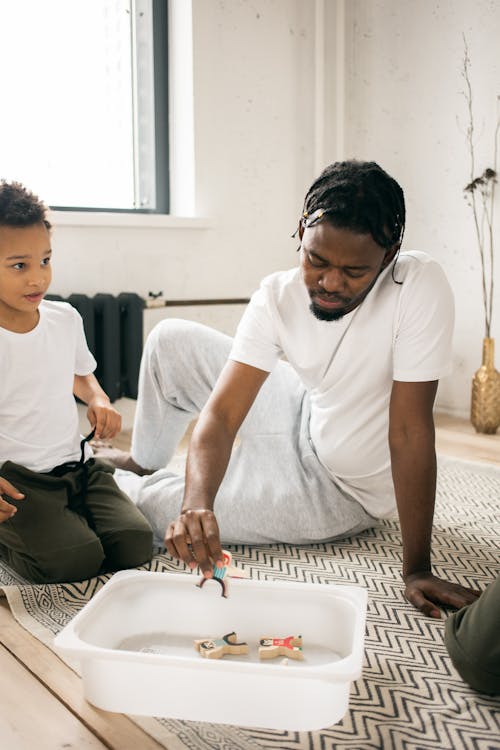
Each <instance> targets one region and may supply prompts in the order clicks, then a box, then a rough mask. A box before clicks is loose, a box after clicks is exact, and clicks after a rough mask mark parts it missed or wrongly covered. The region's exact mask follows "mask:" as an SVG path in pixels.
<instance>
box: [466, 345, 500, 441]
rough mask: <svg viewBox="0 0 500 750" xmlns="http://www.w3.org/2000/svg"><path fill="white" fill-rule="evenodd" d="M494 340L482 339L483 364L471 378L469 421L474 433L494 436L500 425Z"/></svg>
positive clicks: (498, 376)
mask: <svg viewBox="0 0 500 750" xmlns="http://www.w3.org/2000/svg"><path fill="white" fill-rule="evenodd" d="M494 357H495V339H489V338H486V339H483V364H482V365H481V367H480V368H479V370H478V371H477V372H476V373H475V374H474V377H473V378H472V400H471V410H470V420H471V422H472V424H473V425H474V427H475V430H476V432H483V433H486V434H487V435H494V434H495V432H496V431H497V428H498V426H499V425H500V373H499V372H498V371H497V370H495V364H494Z"/></svg>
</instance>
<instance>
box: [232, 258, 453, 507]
mask: <svg viewBox="0 0 500 750" xmlns="http://www.w3.org/2000/svg"><path fill="white" fill-rule="evenodd" d="M392 269H393V264H390V266H389V267H388V268H386V269H384V271H383V272H382V274H381V275H380V277H379V278H378V280H377V282H376V284H375V285H374V287H373V289H372V290H371V291H370V292H369V294H368V295H367V297H366V298H365V299H364V301H363V302H362V303H361V305H359V307H357V308H356V309H355V310H353V311H352V312H351V313H349V314H347V315H345V316H344V317H343V318H341V319H340V320H338V321H332V322H329V321H320V320H318V319H317V318H315V317H314V315H313V314H312V312H311V311H310V310H309V306H310V303H311V300H310V298H309V294H308V292H307V289H306V287H305V285H304V283H303V281H302V277H301V273H300V270H299V269H298V268H295V269H292V270H290V271H285V272H279V273H275V274H272V275H271V276H268V277H267V278H265V279H264V280H263V282H262V284H261V286H260V288H259V289H258V290H257V292H255V294H254V295H253V296H252V299H251V301H250V303H249V305H248V307H247V309H246V311H245V313H244V315H243V317H242V319H241V322H240V324H239V326H238V330H237V333H236V337H235V339H234V343H233V347H232V350H231V353H230V355H229V356H230V359H232V360H236V361H238V362H242V363H244V364H248V365H251V366H252V367H257V368H259V369H261V370H265V371H268V372H270V371H271V370H272V369H273V367H274V366H275V365H276V363H277V362H278V360H279V359H281V358H284V359H286V360H287V361H288V362H289V363H290V365H291V366H292V367H293V369H294V370H295V371H296V372H297V374H298V376H299V378H300V379H301V381H302V382H303V383H304V386H305V388H306V389H307V391H308V392H309V397H310V403H311V417H310V425H309V426H310V436H311V439H312V442H313V445H314V449H315V451H316V454H317V456H318V458H319V460H320V462H321V463H322V464H323V466H324V467H325V468H326V469H327V471H328V472H329V474H330V475H331V477H332V479H333V480H334V481H335V482H336V483H337V484H338V485H340V487H341V488H343V489H345V490H346V491H347V492H348V493H349V494H350V495H351V496H352V497H354V498H356V499H357V500H358V501H359V502H360V503H361V504H362V505H363V507H364V508H365V509H366V510H367V511H368V512H369V513H370V514H372V515H373V516H375V517H377V518H383V517H387V516H390V515H392V514H393V513H394V511H395V508H396V504H395V496H394V487H393V482H392V475H391V461H390V452H389V443H388V429H389V402H390V396H391V389H392V383H393V381H394V380H398V381H407V382H422V381H431V380H438V379H439V378H441V377H443V376H445V375H447V374H449V372H450V371H451V344H452V334H453V322H454V303H453V295H452V292H451V289H450V286H449V284H448V281H447V279H446V277H445V275H444V272H443V270H442V268H441V267H440V265H439V264H438V263H436V262H435V261H434V260H432V259H431V258H430V257H429V256H428V255H426V254H425V253H421V252H411V253H402V254H401V255H400V257H399V259H398V260H397V262H396V265H395V267H394V278H395V279H396V281H399V282H403V283H402V284H397V283H395V281H394V280H393V278H392Z"/></svg>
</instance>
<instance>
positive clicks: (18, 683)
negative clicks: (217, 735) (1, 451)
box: [0, 415, 500, 750]
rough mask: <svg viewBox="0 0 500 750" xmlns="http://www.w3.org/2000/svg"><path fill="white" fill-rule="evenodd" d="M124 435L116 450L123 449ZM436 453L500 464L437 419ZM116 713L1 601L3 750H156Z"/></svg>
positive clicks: (474, 440)
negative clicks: (87, 691)
mask: <svg viewBox="0 0 500 750" xmlns="http://www.w3.org/2000/svg"><path fill="white" fill-rule="evenodd" d="M127 440H128V435H127V433H126V434H125V435H124V436H123V439H122V441H121V445H122V446H123V447H125V445H126V443H127ZM436 444H437V451H438V453H442V454H445V455H449V456H456V457H459V458H462V459H468V460H472V461H486V462H490V463H496V464H500V435H477V434H476V433H475V432H474V430H473V428H472V427H471V426H470V424H469V423H468V422H467V421H465V420H460V419H455V418H451V417H446V416H444V415H437V416H436ZM160 747H163V746H160V745H159V744H158V743H157V742H156V741H155V740H154V739H152V738H151V737H150V736H149V735H146V734H145V733H144V732H143V731H142V730H141V729H140V728H139V727H137V726H136V725H135V724H134V723H133V722H131V721H130V720H129V719H128V718H127V717H125V716H123V715H121V714H113V713H108V712H106V711H101V710H99V709H96V708H94V707H93V706H91V705H90V704H89V703H87V702H86V701H85V699H84V697H83V691H82V684H81V681H80V678H79V677H77V675H76V674H75V673H74V672H73V671H72V670H71V669H69V667H67V666H66V665H65V664H63V662H62V661H60V659H58V657H57V656H56V655H55V654H54V653H52V651H50V649H48V648H47V647H46V646H44V645H43V644H42V643H41V642H40V641H38V640H37V639H36V638H34V637H33V636H32V635H30V634H29V633H28V632H27V631H26V630H24V628H22V627H21V626H20V625H18V623H17V622H16V621H15V620H14V618H13V617H12V615H11V613H10V610H9V608H8V606H7V603H6V601H5V599H0V748H1V749H2V750H32V748H37V750H59V749H61V750H63V748H65V749H66V750H68V748H74V750H84V749H85V748H89V749H94V748H96V749H97V748H108V750H159V748H160Z"/></svg>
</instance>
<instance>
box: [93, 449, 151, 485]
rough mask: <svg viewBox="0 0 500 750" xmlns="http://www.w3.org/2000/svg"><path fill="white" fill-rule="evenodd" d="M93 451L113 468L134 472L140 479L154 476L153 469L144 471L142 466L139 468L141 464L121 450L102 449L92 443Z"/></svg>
mask: <svg viewBox="0 0 500 750" xmlns="http://www.w3.org/2000/svg"><path fill="white" fill-rule="evenodd" d="M92 449H93V451H94V455H95V456H96V457H97V458H103V459H104V460H105V461H109V462H110V463H111V464H113V466H116V468H117V469H126V471H132V472H133V473H134V474H138V475H139V476H140V477H143V476H145V475H146V474H153V470H152V469H143V467H142V466H139V464H137V463H136V462H135V461H134V459H133V458H132V456H131V455H130V453H127V452H126V451H121V450H119V448H111V447H109V448H108V447H107V446H102V447H101V446H100V445H94V444H93V443H92Z"/></svg>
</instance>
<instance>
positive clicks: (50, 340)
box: [0, 300, 96, 472]
mask: <svg viewBox="0 0 500 750" xmlns="http://www.w3.org/2000/svg"><path fill="white" fill-rule="evenodd" d="M39 311H40V319H39V321H38V325H37V326H36V327H35V328H33V330H32V331H29V332H28V333H13V332H12V331H7V330H6V329H5V328H0V353H1V357H0V465H1V464H3V463H4V462H5V461H7V460H9V461H14V462H15V463H18V464H21V465H22V466H25V467H26V468H28V469H31V470H32V471H40V472H43V471H50V470H51V469H53V468H54V467H55V466H58V465H59V464H62V463H65V462H66V461H77V460H79V458H80V439H81V438H80V432H79V424H78V410H77V407H76V403H75V399H74V396H73V380H74V376H75V375H88V374H89V373H91V372H93V371H94V369H95V367H96V361H95V359H94V357H93V356H92V354H91V353H90V351H89V349H88V347H87V342H86V339H85V333H84V330H83V323H82V319H81V317H80V315H79V313H78V312H77V311H76V310H75V309H74V308H73V307H72V306H71V305H69V304H67V303H66V302H49V301H47V300H44V301H43V302H42V303H41V304H40V307H39Z"/></svg>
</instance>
